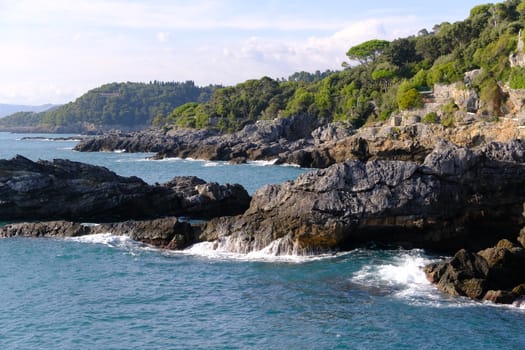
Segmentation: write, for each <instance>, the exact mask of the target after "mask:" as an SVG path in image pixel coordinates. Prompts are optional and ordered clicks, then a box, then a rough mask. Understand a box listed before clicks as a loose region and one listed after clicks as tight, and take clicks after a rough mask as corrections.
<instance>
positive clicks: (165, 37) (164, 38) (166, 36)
mask: <svg viewBox="0 0 525 350" xmlns="http://www.w3.org/2000/svg"><path fill="white" fill-rule="evenodd" d="M157 40H158V41H159V42H160V43H166V42H168V41H169V40H170V33H169V32H158V33H157Z"/></svg>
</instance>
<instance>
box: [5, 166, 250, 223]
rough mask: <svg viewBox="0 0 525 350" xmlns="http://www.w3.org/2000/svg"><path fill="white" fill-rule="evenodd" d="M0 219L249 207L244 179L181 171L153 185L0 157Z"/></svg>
mask: <svg viewBox="0 0 525 350" xmlns="http://www.w3.org/2000/svg"><path fill="white" fill-rule="evenodd" d="M0 198H1V201H0V220H1V221H21V220H32V221H34V220H55V219H57V220H74V221H82V220H84V221H115V220H118V221H122V220H129V219H154V218H160V217H165V216H191V217H194V218H204V219H209V218H211V217H216V216H223V215H235V214H239V213H242V212H244V210H245V209H246V208H247V207H248V205H249V202H250V196H249V195H248V193H247V192H246V190H245V189H244V188H243V187H242V186H240V185H230V184H227V185H219V184H217V183H206V182H205V181H203V180H202V179H199V178H196V177H176V178H174V179H173V180H171V181H169V182H167V183H165V184H161V185H149V184H147V183H145V182H144V181H143V180H141V179H139V178H138V177H122V176H119V175H117V174H115V173H114V172H112V171H110V170H108V169H106V168H104V167H100V166H94V165H89V164H84V163H79V162H73V161H70V160H64V159H55V160H53V161H42V160H41V161H37V162H34V161H31V160H29V159H27V158H24V157H22V156H16V157H14V158H12V159H10V160H0Z"/></svg>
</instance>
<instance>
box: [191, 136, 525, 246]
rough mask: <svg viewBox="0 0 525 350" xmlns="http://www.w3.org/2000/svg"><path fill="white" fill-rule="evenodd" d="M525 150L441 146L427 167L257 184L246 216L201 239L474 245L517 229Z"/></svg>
mask: <svg viewBox="0 0 525 350" xmlns="http://www.w3.org/2000/svg"><path fill="white" fill-rule="evenodd" d="M524 151H525V142H523V141H513V142H511V143H510V144H507V145H505V144H500V143H491V144H489V145H487V146H486V147H484V148H482V149H480V150H478V151H472V150H469V149H466V148H461V147H457V146H454V145H453V144H451V143H449V142H441V143H440V144H439V145H438V146H437V147H436V149H435V150H434V151H433V152H432V153H430V154H429V155H428V156H427V157H426V159H425V161H424V162H423V164H418V163H415V162H404V161H382V160H373V161H368V162H366V163H365V162H362V161H357V160H350V161H346V162H344V163H340V164H336V165H333V166H331V167H329V168H327V169H323V170H317V171H313V172H310V173H306V174H303V175H302V176H300V177H299V178H298V179H297V180H295V181H290V182H286V183H284V184H280V185H269V186H265V187H263V188H262V189H260V190H259V191H257V192H256V193H255V195H254V196H253V198H252V202H251V204H250V207H249V209H248V210H247V211H246V212H245V213H244V214H243V215H240V216H237V217H230V218H218V219H213V220H211V221H210V222H209V223H208V225H207V226H206V228H205V229H204V232H203V233H202V235H201V237H200V239H201V240H209V241H215V242H216V243H217V244H226V243H225V242H228V245H229V246H230V247H235V248H234V249H235V250H237V251H239V252H248V251H252V250H259V249H262V248H263V247H265V246H268V245H269V244H270V243H271V242H274V241H276V240H279V242H281V243H282V245H283V246H282V249H281V251H282V252H283V253H290V252H292V251H295V252H300V253H308V252H316V251H326V250H332V249H344V248H347V247H350V246H355V245H357V244H360V243H364V242H370V241H378V242H383V243H387V244H395V245H402V246H405V247H422V248H431V249H439V250H444V251H447V252H453V251H456V250H457V249H460V248H469V249H476V250H479V249H482V248H484V247H487V246H489V245H491V244H494V243H495V242H497V241H498V240H499V239H500V238H507V237H508V238H510V237H514V236H515V235H516V233H517V232H518V231H519V229H520V228H521V227H522V226H523V217H522V216H521V212H522V210H523V206H522V205H523V202H524V201H525V164H523V162H524V161H525V156H524V155H525V152H524ZM232 242H235V243H234V244H232Z"/></svg>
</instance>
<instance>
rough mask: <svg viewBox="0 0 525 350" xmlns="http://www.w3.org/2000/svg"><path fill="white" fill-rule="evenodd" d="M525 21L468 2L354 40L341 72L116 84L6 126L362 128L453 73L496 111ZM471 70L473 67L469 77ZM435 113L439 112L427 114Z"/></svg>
mask: <svg viewBox="0 0 525 350" xmlns="http://www.w3.org/2000/svg"><path fill="white" fill-rule="evenodd" d="M524 27H525V0H507V1H504V2H501V3H496V4H492V3H491V4H484V5H479V6H476V7H474V8H472V10H471V11H470V15H469V17H468V18H466V19H465V20H463V21H458V22H455V23H448V22H443V23H441V24H437V25H435V26H434V27H433V28H432V29H431V30H427V29H422V30H420V31H419V32H418V33H417V35H413V36H410V37H406V38H398V39H395V40H393V41H390V42H389V41H385V40H377V39H374V40H370V41H367V42H364V43H361V44H359V45H356V46H354V47H351V48H349V50H348V51H347V56H348V60H349V61H348V62H345V63H343V67H344V69H343V70H341V71H336V72H332V71H326V72H319V71H318V72H315V73H307V72H298V73H295V74H293V75H292V76H290V77H289V78H288V79H277V80H276V79H272V78H269V77H263V78H261V79H258V80H248V81H246V82H243V83H240V84H238V85H236V86H231V87H224V88H217V87H211V86H210V87H205V88H199V87H196V86H195V85H194V84H193V82H185V83H158V82H154V83H150V84H132V83H124V84H116V83H113V84H108V85H104V86H102V87H100V88H97V89H94V90H92V91H89V92H88V93H86V94H85V95H83V96H82V97H80V98H79V99H77V100H76V101H75V102H72V103H69V104H67V105H64V106H62V107H60V108H57V109H56V110H53V111H50V112H46V113H41V114H37V115H31V114H19V115H14V116H11V117H8V118H5V119H3V120H0V127H2V126H11V125H17V124H18V125H20V124H25V125H34V124H35V122H36V123H40V124H44V125H51V126H62V125H74V124H75V123H77V124H78V123H92V124H94V125H95V126H96V125H106V126H110V127H111V126H113V127H114V128H116V127H122V126H124V127H129V128H135V129H136V128H139V127H144V126H147V125H149V124H150V123H153V125H156V126H172V125H177V126H180V127H190V128H198V129H214V130H218V131H220V132H233V131H237V130H240V129H242V127H244V126H245V125H247V124H251V123H254V122H255V121H257V120H260V119H274V118H286V117H289V116H292V115H309V116H311V117H315V118H318V119H319V121H320V123H325V122H331V121H345V122H348V123H349V124H351V125H352V126H354V127H360V126H362V125H364V124H365V123H366V122H369V121H371V122H373V121H382V120H386V119H387V118H389V117H390V116H391V115H392V114H393V113H399V112H402V111H404V110H411V109H417V108H420V107H421V106H423V104H424V102H425V93H428V92H430V91H432V89H433V87H434V85H435V84H451V83H456V82H460V88H461V84H463V85H462V86H463V87H465V88H468V89H471V90H473V91H474V92H475V93H476V94H477V96H478V97H479V100H480V102H481V103H480V106H479V108H478V109H477V110H476V112H478V113H479V114H483V115H489V116H493V117H498V116H499V115H502V114H504V113H506V112H508V111H507V110H505V102H506V98H507V96H506V94H505V93H504V92H503V91H502V88H503V86H504V85H505V84H507V83H508V86H509V87H510V88H513V89H523V88H525V68H523V66H525V54H524V53H523V51H519V50H517V47H518V48H519V46H518V33H519V32H520V31H521V30H522V29H523V28H524ZM521 46H523V45H521ZM511 55H513V57H511ZM509 57H510V58H511V59H510V60H509ZM512 59H514V61H515V64H512V65H511V61H512ZM469 71H476V72H477V73H476V74H473V75H472V76H471V77H470V78H469V79H465V73H466V72H469ZM458 108H459V107H458V106H455V105H454V103H451V104H450V105H446V106H443V110H444V112H443V116H444V117H445V118H443V119H442V122H443V120H446V122H447V124H449V125H453V119H452V114H453V112H454V111H456V110H458ZM434 112H435V111H434ZM422 117H423V115H422ZM438 120H439V118H435V116H434V115H431V116H428V118H426V119H425V121H426V122H435V121H438Z"/></svg>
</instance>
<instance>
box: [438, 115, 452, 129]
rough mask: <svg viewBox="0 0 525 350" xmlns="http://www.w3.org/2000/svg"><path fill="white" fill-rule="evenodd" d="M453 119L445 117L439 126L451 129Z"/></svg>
mask: <svg viewBox="0 0 525 350" xmlns="http://www.w3.org/2000/svg"><path fill="white" fill-rule="evenodd" d="M454 122H455V120H454V117H451V116H449V117H446V118H444V119H443V120H442V121H441V125H443V126H444V127H445V128H451V127H453V126H454Z"/></svg>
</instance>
